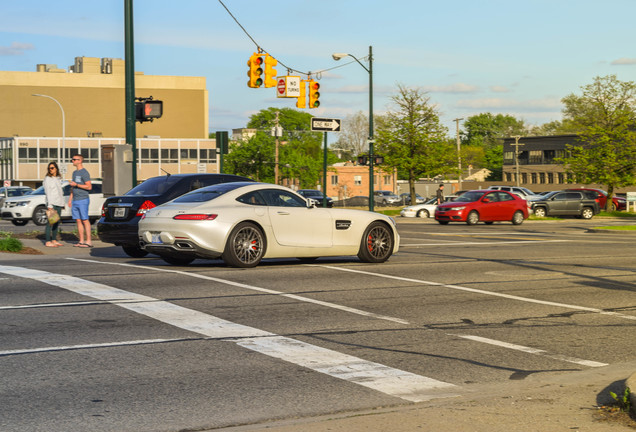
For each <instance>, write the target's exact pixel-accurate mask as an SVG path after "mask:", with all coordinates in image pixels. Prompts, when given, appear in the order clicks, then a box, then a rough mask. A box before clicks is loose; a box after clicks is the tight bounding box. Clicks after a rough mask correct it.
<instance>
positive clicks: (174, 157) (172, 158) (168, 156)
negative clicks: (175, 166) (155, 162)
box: [161, 149, 179, 163]
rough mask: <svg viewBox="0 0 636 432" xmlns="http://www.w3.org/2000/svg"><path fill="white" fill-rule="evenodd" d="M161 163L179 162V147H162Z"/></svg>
mask: <svg viewBox="0 0 636 432" xmlns="http://www.w3.org/2000/svg"><path fill="white" fill-rule="evenodd" d="M161 163H179V149H161Z"/></svg>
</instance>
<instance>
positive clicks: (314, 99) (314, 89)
mask: <svg viewBox="0 0 636 432" xmlns="http://www.w3.org/2000/svg"><path fill="white" fill-rule="evenodd" d="M319 89H320V84H318V83H317V82H316V81H314V80H309V108H318V107H319V106H320V101H319V100H318V98H319V97H320V92H318V90H319Z"/></svg>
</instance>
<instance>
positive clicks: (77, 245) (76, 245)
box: [73, 243, 84, 247]
mask: <svg viewBox="0 0 636 432" xmlns="http://www.w3.org/2000/svg"><path fill="white" fill-rule="evenodd" d="M83 244H84V243H75V244H74V245H73V247H84V246H82V245H83Z"/></svg>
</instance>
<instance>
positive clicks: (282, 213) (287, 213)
mask: <svg viewBox="0 0 636 432" xmlns="http://www.w3.org/2000/svg"><path fill="white" fill-rule="evenodd" d="M277 213H278V214H279V215H289V212H286V211H282V210H279V211H278V212H277Z"/></svg>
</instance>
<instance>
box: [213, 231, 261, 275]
mask: <svg viewBox="0 0 636 432" xmlns="http://www.w3.org/2000/svg"><path fill="white" fill-rule="evenodd" d="M265 247H266V240H265V235H264V234H263V233H262V232H261V230H260V229H259V228H258V227H257V226H256V225H254V224H253V223H250V222H241V223H240V224H238V225H237V226H236V227H235V228H234V229H233V230H232V232H231V233H230V236H229V237H228V239H227V243H226V244H225V250H224V251H223V255H222V256H221V258H222V259H223V261H225V263H226V264H227V265H229V266H233V267H242V268H249V267H255V266H257V265H258V263H260V262H261V259H262V258H263V255H265Z"/></svg>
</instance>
